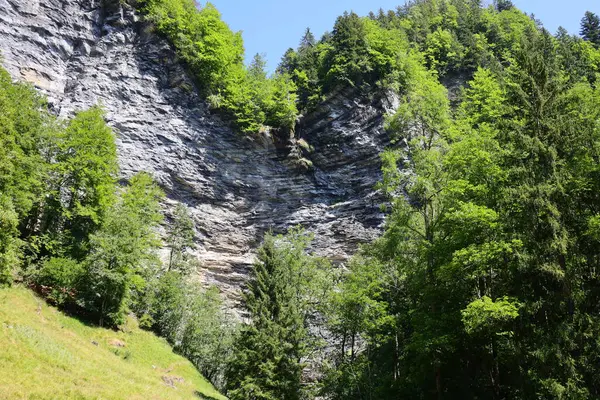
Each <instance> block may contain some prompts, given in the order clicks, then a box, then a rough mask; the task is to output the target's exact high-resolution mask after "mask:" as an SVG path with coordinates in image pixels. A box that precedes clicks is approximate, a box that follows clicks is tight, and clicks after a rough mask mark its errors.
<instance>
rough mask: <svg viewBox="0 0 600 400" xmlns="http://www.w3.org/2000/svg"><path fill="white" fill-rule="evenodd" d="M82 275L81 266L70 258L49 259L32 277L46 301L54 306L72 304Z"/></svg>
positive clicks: (82, 269)
mask: <svg viewBox="0 0 600 400" xmlns="http://www.w3.org/2000/svg"><path fill="white" fill-rule="evenodd" d="M83 273H84V268H83V266H82V265H81V264H80V263H78V262H77V261H75V260H73V259H70V258H51V259H50V260H48V261H46V262H45V263H44V264H43V265H42V268H41V269H40V270H39V271H37V272H36V273H35V274H34V276H33V280H34V282H35V283H36V284H37V285H39V286H41V288H42V292H43V293H44V294H45V295H46V297H47V298H48V300H50V301H51V302H52V303H54V304H56V305H64V304H66V303H68V302H72V301H74V300H75V297H76V293H77V292H76V290H77V286H78V284H79V283H80V282H81V278H82V276H83Z"/></svg>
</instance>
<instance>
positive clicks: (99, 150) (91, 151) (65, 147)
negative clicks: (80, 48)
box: [40, 107, 118, 259]
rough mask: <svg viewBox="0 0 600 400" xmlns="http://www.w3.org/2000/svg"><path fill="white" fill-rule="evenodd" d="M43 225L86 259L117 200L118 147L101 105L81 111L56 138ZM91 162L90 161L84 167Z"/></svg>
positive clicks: (68, 249)
mask: <svg viewBox="0 0 600 400" xmlns="http://www.w3.org/2000/svg"><path fill="white" fill-rule="evenodd" d="M53 158H54V162H53V163H52V165H51V167H50V177H51V180H50V183H49V188H48V192H49V193H48V195H47V196H46V200H45V206H44V207H43V208H42V209H41V210H40V214H41V218H42V220H43V222H42V225H43V226H42V227H40V228H41V230H43V231H45V232H44V233H46V234H48V235H50V236H51V237H52V238H54V239H56V240H57V241H58V242H59V243H60V247H61V251H62V252H68V253H70V254H71V255H72V256H74V257H76V258H77V259H81V258H82V257H83V256H84V255H85V253H86V251H87V248H86V247H87V245H88V243H87V242H88V239H89V236H90V234H91V233H93V232H95V231H96V230H97V229H98V227H99V225H100V223H101V221H102V220H103V218H104V216H105V214H106V213H107V211H108V209H109V208H110V207H111V206H112V204H113V203H114V201H115V185H116V180H117V170H118V167H117V149H116V145H115V137H114V134H113V133H112V130H111V129H110V128H109V127H108V126H107V125H106V123H105V122H104V113H103V111H102V109H100V108H99V107H93V108H91V109H89V110H86V111H82V112H80V113H78V114H77V115H76V116H75V117H74V118H73V119H72V120H71V121H69V123H68V124H67V126H66V128H65V129H64V131H63V132H60V133H59V134H58V135H57V138H56V146H55V147H54V154H53ZM83 166H85V167H83Z"/></svg>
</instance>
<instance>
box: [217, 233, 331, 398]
mask: <svg viewBox="0 0 600 400" xmlns="http://www.w3.org/2000/svg"><path fill="white" fill-rule="evenodd" d="M309 242H310V237H309V236H308V235H306V234H305V233H304V232H303V231H301V230H292V231H290V233H288V235H286V236H273V235H271V234H267V235H266V237H265V242H264V244H263V245H262V246H261V248H260V249H259V252H258V260H257V262H256V263H255V265H254V270H253V271H252V275H251V279H250V282H249V284H248V292H247V293H246V295H245V296H244V297H245V302H244V305H245V307H246V310H247V311H248V314H249V317H250V323H249V325H247V326H244V327H243V328H242V330H241V333H240V337H239V338H238V340H237V342H236V344H235V350H234V354H233V357H232V361H231V364H230V366H229V370H228V373H227V388H228V391H227V393H228V396H229V398H230V399H233V400H245V399H257V400H258V399H261V400H276V399H277V400H295V399H301V398H303V392H304V390H303V385H302V382H301V378H302V370H303V367H304V364H303V362H304V358H305V357H306V356H307V354H308V351H309V349H310V348H311V346H312V345H313V343H312V341H311V337H310V336H311V335H310V334H309V331H308V326H307V323H308V318H309V316H310V314H311V312H312V310H311V306H310V304H311V302H312V301H314V300H315V296H316V294H317V293H318V292H319V290H315V288H318V287H319V285H320V284H322V279H320V276H321V275H322V273H323V272H324V269H325V268H326V264H324V262H323V261H322V260H321V259H318V258H315V257H311V256H308V255H306V254H305V251H306V248H307V245H308V243H309Z"/></svg>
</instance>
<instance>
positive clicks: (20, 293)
mask: <svg viewBox="0 0 600 400" xmlns="http://www.w3.org/2000/svg"><path fill="white" fill-rule="evenodd" d="M0 343H3V345H2V346H0V398H2V399H18V398H27V399H29V398H35V399H57V398H60V399H198V398H205V399H224V397H223V396H221V395H220V394H219V393H218V392H217V391H216V390H215V389H214V388H213V387H212V386H211V385H210V383H208V382H207V381H206V380H205V379H204V378H203V377H202V376H201V375H200V374H199V373H198V372H197V371H196V369H195V368H194V367H193V366H192V364H191V363H190V362H189V361H187V360H185V359H184V358H183V357H180V356H178V355H176V354H174V353H173V352H172V350H171V348H170V347H169V346H168V345H167V343H166V342H165V341H164V340H162V339H159V338H157V337H156V336H154V335H153V334H152V333H149V332H146V331H143V330H141V329H139V328H138V327H137V326H136V325H135V321H129V322H128V324H127V327H126V328H125V329H124V332H122V331H119V332H116V331H113V330H109V329H103V328H98V327H92V326H87V325H85V324H84V323H82V322H81V321H79V320H77V319H74V318H71V317H68V316H66V315H64V314H63V313H61V312H59V311H58V310H57V309H55V308H53V307H49V306H47V305H46V303H45V302H44V301H43V300H41V299H39V298H37V297H36V296H35V294H33V293H32V292H30V291H28V290H26V289H24V288H22V287H14V288H10V289H1V290H0Z"/></svg>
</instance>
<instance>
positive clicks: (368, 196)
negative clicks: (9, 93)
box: [0, 0, 396, 299]
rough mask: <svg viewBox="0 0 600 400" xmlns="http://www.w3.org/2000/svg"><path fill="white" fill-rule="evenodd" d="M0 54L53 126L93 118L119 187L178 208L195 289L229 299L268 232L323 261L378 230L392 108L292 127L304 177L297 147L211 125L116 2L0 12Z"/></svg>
mask: <svg viewBox="0 0 600 400" xmlns="http://www.w3.org/2000/svg"><path fill="white" fill-rule="evenodd" d="M0 51H1V52H2V58H3V61H2V63H3V65H4V67H5V68H6V69H7V70H8V71H9V72H10V73H11V75H12V76H13V77H14V79H17V80H23V81H27V82H30V83H32V84H33V85H35V86H36V87H37V88H38V89H40V90H41V91H43V92H44V93H45V94H46V95H47V96H48V98H49V103H50V107H51V108H52V110H53V111H54V112H56V114H57V115H59V116H61V117H68V116H70V115H72V114H73V113H74V112H76V111H78V110H81V109H85V108H88V107H90V106H92V105H95V104H101V105H102V106H103V107H104V108H105V109H106V111H107V119H108V123H109V124H110V125H111V126H112V127H113V129H114V130H115V132H116V134H117V136H118V151H119V160H120V165H121V170H122V174H123V178H125V179H126V178H127V177H129V176H131V175H132V174H134V173H136V172H138V171H148V172H150V173H152V174H153V175H154V176H155V178H156V179H157V180H158V182H159V183H160V184H161V186H162V187H163V188H164V189H165V191H166V193H167V195H168V201H167V206H170V205H171V206H172V205H173V204H175V203H176V202H182V203H184V204H186V205H187V206H188V207H189V208H190V210H191V212H192V215H193V217H194V221H195V224H196V242H197V249H196V253H197V257H198V258H199V259H200V261H201V265H202V267H201V271H200V275H201V279H202V280H203V281H204V282H206V283H209V284H216V285H218V286H219V287H220V288H221V290H222V292H223V293H225V294H226V295H227V296H228V297H229V298H230V299H236V298H237V296H236V294H237V293H239V290H240V287H241V286H242V285H243V282H244V280H245V278H246V276H247V274H248V270H249V268H250V267H251V265H252V262H253V254H254V251H255V249H256V247H257V246H258V245H259V244H260V241H261V238H262V235H263V234H264V232H265V231H267V230H269V229H273V230H275V231H280V230H283V229H285V228H287V227H290V226H293V225H297V224H300V225H303V226H305V227H306V228H307V229H308V230H310V231H312V232H314V233H315V242H314V249H315V251H316V252H317V253H319V254H321V255H323V256H327V257H329V258H331V259H332V260H334V261H335V262H343V261H344V260H346V259H347V258H348V257H349V256H350V255H351V254H352V253H353V252H354V251H355V250H356V248H357V246H358V244H360V243H363V242H368V241H370V240H372V239H373V238H374V237H376V236H377V235H378V233H379V232H380V230H381V226H382V223H383V219H384V216H383V215H382V213H381V212H380V209H379V204H380V203H381V198H380V196H379V194H378V193H377V192H376V191H375V189H374V185H375V184H376V182H378V181H379V180H380V162H379V153H380V152H381V151H382V150H383V149H384V148H385V146H386V145H387V144H388V140H389V138H388V137H387V135H386V133H385V131H384V129H383V115H384V114H385V112H386V111H388V110H391V109H393V108H394V107H395V106H396V105H395V101H396V100H395V99H394V97H393V96H391V95H390V96H385V95H381V96H377V97H376V98H375V99H367V98H364V97H356V96H354V95H353V93H352V92H350V91H346V92H340V93H338V94H336V95H335V96H332V97H331V98H330V99H329V100H328V101H327V102H325V103H324V104H322V105H321V107H320V108H319V109H318V110H317V111H316V112H314V113H313V114H312V115H309V116H306V117H305V118H303V120H302V121H301V122H300V123H299V126H298V130H297V131H298V132H297V134H296V136H297V137H298V139H300V138H301V139H302V140H303V141H305V142H307V143H308V144H309V145H310V146H311V147H312V151H311V152H310V155H309V156H308V157H310V159H311V161H312V168H309V169H301V168H298V167H297V165H296V163H294V162H293V157H291V153H293V150H294V149H297V147H298V146H297V145H296V146H295V145H294V143H295V142H296V139H291V140H290V143H287V144H284V145H275V143H274V141H273V140H271V139H270V138H269V137H268V135H267V136H264V137H261V138H259V137H255V138H248V137H242V136H241V135H239V134H237V133H236V132H234V131H233V130H232V129H230V128H229V127H228V125H227V124H226V123H224V122H223V121H221V120H220V118H218V117H217V116H215V115H213V114H211V112H210V110H209V109H208V107H207V105H206V103H205V102H204V101H203V99H201V98H200V97H199V95H198V93H197V91H196V89H195V86H194V83H193V81H192V80H191V79H190V78H189V77H188V75H187V74H186V71H185V68H184V67H183V66H182V65H181V63H179V62H178V60H177V57H176V55H175V53H174V52H173V50H172V48H171V47H170V46H169V44H168V43H167V42H166V41H165V40H163V39H162V38H160V37H158V36H157V35H156V34H155V33H154V32H153V30H152V27H151V26H150V25H148V24H146V23H144V22H143V21H141V19H140V18H139V16H137V15H136V14H135V12H134V11H133V10H131V9H129V8H127V7H126V6H122V5H121V4H120V2H119V1H118V0H105V1H99V0H44V1H40V0H0ZM167 208H169V207H167Z"/></svg>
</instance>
